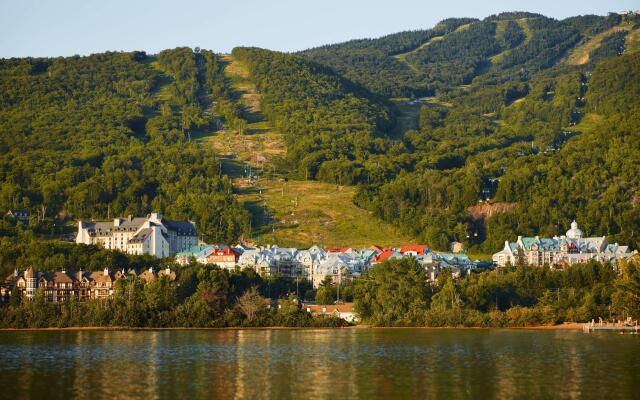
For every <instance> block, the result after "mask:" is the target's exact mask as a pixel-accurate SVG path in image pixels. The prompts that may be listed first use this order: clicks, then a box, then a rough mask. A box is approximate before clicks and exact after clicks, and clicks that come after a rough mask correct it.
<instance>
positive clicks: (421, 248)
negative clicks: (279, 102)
mask: <svg viewBox="0 0 640 400" xmlns="http://www.w3.org/2000/svg"><path fill="white" fill-rule="evenodd" d="M427 250H429V247H428V246H427V245H424V244H410V245H407V246H402V247H400V253H402V254H404V253H408V252H415V253H416V254H418V255H419V256H421V255H423V254H424V253H425V252H426V251H427Z"/></svg>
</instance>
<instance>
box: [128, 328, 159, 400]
mask: <svg viewBox="0 0 640 400" xmlns="http://www.w3.org/2000/svg"><path fill="white" fill-rule="evenodd" d="M137 333H138V332H131V336H132V338H131V339H132V341H133V339H134V338H133V337H134V336H140V335H137ZM140 333H143V332H140ZM143 334H144V333H143ZM159 335H160V332H158V331H150V332H149V336H151V337H150V338H149V339H148V340H145V342H146V346H145V348H146V351H147V355H148V357H147V362H146V363H145V364H146V365H145V366H144V367H143V370H144V372H145V373H146V379H144V381H145V382H146V383H147V385H146V392H147V393H146V395H147V396H149V397H150V398H158V397H159V387H158V382H159V379H158V374H159V373H160V371H159V367H160V365H161V363H162V360H159V357H160V352H161V351H162V344H160V345H159V343H158V339H159ZM144 336H147V335H144ZM145 397H146V396H145Z"/></svg>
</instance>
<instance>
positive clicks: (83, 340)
mask: <svg viewBox="0 0 640 400" xmlns="http://www.w3.org/2000/svg"><path fill="white" fill-rule="evenodd" d="M0 362H1V365H0V398H4V399H18V398H43V399H44V398H47V399H56V398H70V397H74V398H87V399H90V398H98V397H110V398H145V399H153V398H175V399H188V398H223V399H231V398H273V399H288V398H300V399H329V398H330V399H342V398H362V399H376V398H378V399H389V398H475V399H483V398H500V399H503V398H518V399H521V398H544V399H548V398H576V397H580V398H584V397H587V398H605V399H611V398H638V397H640V337H638V336H632V335H617V334H584V333H582V332H567V331H520V330H419V329H393V330H383V329H336V330H299V331H291V330H239V331H111V332H107V331H48V332H46V331H45V332H0Z"/></svg>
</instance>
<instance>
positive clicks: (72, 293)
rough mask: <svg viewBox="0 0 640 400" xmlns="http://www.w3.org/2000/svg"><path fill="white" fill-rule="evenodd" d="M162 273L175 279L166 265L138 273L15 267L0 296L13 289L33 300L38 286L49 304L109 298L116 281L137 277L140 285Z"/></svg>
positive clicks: (111, 295)
mask: <svg viewBox="0 0 640 400" xmlns="http://www.w3.org/2000/svg"><path fill="white" fill-rule="evenodd" d="M162 276H166V277H167V279H169V281H170V282H174V281H175V280H176V273H175V272H174V271H172V270H171V269H170V268H165V269H161V270H159V271H155V270H154V269H153V268H149V269H147V270H144V271H143V272H142V273H140V274H138V273H137V272H136V271H135V270H134V269H129V270H124V269H123V270H121V271H115V272H112V271H110V270H109V269H108V268H105V269H104V270H103V271H93V272H87V271H82V270H81V271H76V272H67V271H65V270H62V271H56V272H42V271H36V270H34V269H33V267H29V268H27V269H26V270H25V271H18V270H17V269H16V270H15V271H14V272H13V274H11V275H9V276H8V277H7V278H6V279H5V280H4V283H3V284H2V285H0V299H1V300H2V301H3V302H4V301H6V300H7V299H8V298H9V296H11V295H12V293H14V290H17V294H18V295H20V296H21V297H22V298H25V299H28V300H33V298H34V297H35V296H36V293H37V292H38V290H40V289H42V290H43V291H44V298H45V300H46V301H48V302H53V303H58V302H64V301H69V300H70V299H71V298H74V299H76V300H78V301H85V300H87V299H109V298H111V297H113V291H114V288H115V284H116V282H117V281H119V280H123V279H127V278H129V277H139V278H140V281H141V282H142V283H143V284H147V283H150V282H152V281H154V280H155V279H157V278H159V277H162ZM14 294H15V293H14Z"/></svg>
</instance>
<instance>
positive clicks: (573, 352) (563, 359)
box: [552, 330, 598, 398]
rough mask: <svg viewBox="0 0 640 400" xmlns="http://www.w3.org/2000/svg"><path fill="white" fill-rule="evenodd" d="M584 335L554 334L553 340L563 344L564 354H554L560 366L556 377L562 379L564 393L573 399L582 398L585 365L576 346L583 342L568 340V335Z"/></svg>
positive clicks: (574, 333) (573, 333)
mask: <svg viewBox="0 0 640 400" xmlns="http://www.w3.org/2000/svg"><path fill="white" fill-rule="evenodd" d="M569 334H571V335H575V336H577V335H582V333H581V332H565V331H560V330H558V331H556V332H554V333H553V340H554V341H558V342H560V343H563V346H562V353H556V354H553V355H552V356H553V358H554V359H555V360H556V362H557V363H558V366H560V368H559V370H558V371H557V374H556V375H555V376H556V377H560V380H561V381H562V393H563V395H568V396H570V397H571V398H580V397H581V396H580V393H581V392H582V390H583V387H584V386H583V381H584V368H583V367H584V365H583V363H582V362H581V361H580V357H581V356H580V354H579V353H580V352H579V351H578V349H577V348H576V345H577V344H579V343H581V341H579V340H576V339H577V338H575V337H574V338H572V340H567V335H569ZM593 351H594V352H598V349H593Z"/></svg>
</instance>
